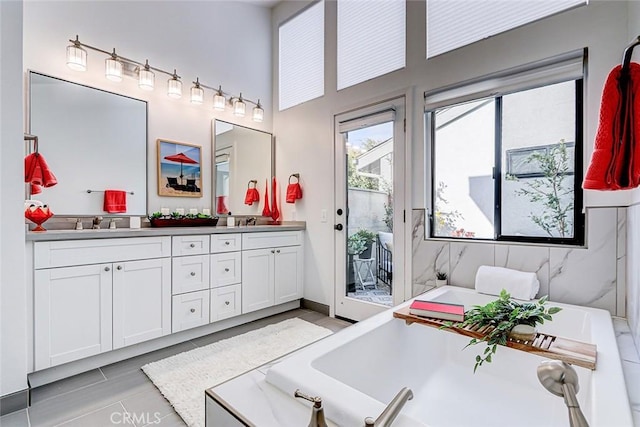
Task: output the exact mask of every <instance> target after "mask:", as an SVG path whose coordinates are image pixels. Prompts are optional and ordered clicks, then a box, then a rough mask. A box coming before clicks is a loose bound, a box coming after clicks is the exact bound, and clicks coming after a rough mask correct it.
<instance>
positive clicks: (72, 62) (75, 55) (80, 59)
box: [67, 36, 87, 71]
mask: <svg viewBox="0 0 640 427" xmlns="http://www.w3.org/2000/svg"><path fill="white" fill-rule="evenodd" d="M67 66H68V67H69V68H71V69H72V70H75V71H86V70H87V51H86V50H84V49H83V48H82V46H81V45H80V41H79V40H78V36H76V40H75V41H74V42H73V44H71V45H69V46H67Z"/></svg>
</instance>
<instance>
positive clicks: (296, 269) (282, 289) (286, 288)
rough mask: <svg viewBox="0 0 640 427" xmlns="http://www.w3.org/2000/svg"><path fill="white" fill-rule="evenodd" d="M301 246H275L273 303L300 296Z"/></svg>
mask: <svg viewBox="0 0 640 427" xmlns="http://www.w3.org/2000/svg"><path fill="white" fill-rule="evenodd" d="M302 265H303V259H302V246H287V247H283V248H276V253H275V257H274V279H275V280H274V285H275V304H282V303H285V302H289V301H293V300H295V299H299V298H302V277H303V276H302Z"/></svg>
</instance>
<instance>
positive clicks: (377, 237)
mask: <svg viewBox="0 0 640 427" xmlns="http://www.w3.org/2000/svg"><path fill="white" fill-rule="evenodd" d="M335 139H336V159H335V163H336V165H335V166H336V191H335V197H336V201H335V202H336V204H335V206H336V217H335V221H336V222H335V224H336V225H335V228H336V239H335V240H336V315H338V316H341V317H345V318H348V319H352V320H362V319H365V318H367V317H369V316H371V315H373V314H376V313H378V312H381V311H383V310H385V309H388V308H389V307H392V306H394V305H397V304H399V303H400V302H402V301H403V300H404V269H403V264H404V212H403V209H404V193H403V188H404V185H403V183H404V173H403V172H404V168H403V165H404V152H405V148H404V147H405V138H404V98H398V99H395V100H392V101H389V102H385V103H382V104H379V105H376V106H374V107H368V108H363V109H362V110H359V111H355V112H350V113H345V114H341V115H339V116H336V138H335Z"/></svg>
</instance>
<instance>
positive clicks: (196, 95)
mask: <svg viewBox="0 0 640 427" xmlns="http://www.w3.org/2000/svg"><path fill="white" fill-rule="evenodd" d="M203 102H204V89H202V88H201V87H200V85H196V86H193V87H192V88H191V103H192V104H202V103H203Z"/></svg>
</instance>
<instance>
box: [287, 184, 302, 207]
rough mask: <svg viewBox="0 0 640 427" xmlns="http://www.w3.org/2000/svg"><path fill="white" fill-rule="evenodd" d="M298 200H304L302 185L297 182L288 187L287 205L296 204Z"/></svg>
mask: <svg viewBox="0 0 640 427" xmlns="http://www.w3.org/2000/svg"><path fill="white" fill-rule="evenodd" d="M298 199H302V188H301V187H300V183H299V182H296V183H294V184H289V185H287V199H286V200H287V203H295V202H296V200H298Z"/></svg>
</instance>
